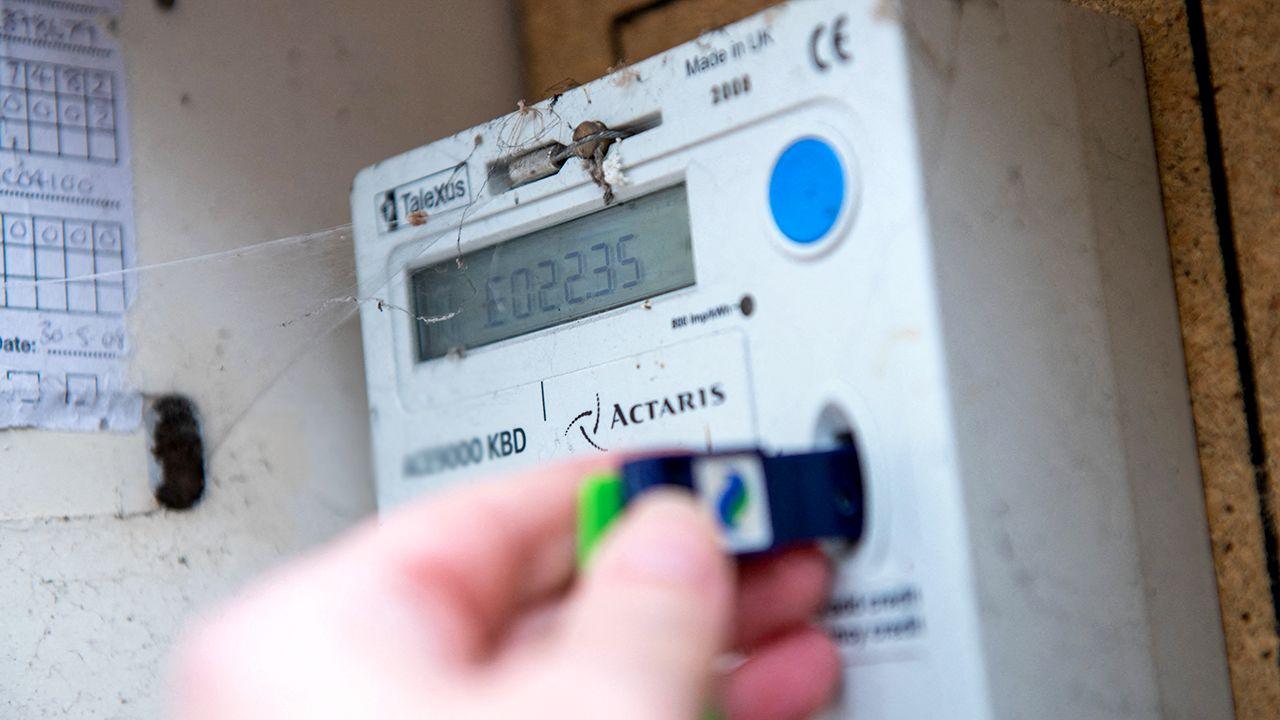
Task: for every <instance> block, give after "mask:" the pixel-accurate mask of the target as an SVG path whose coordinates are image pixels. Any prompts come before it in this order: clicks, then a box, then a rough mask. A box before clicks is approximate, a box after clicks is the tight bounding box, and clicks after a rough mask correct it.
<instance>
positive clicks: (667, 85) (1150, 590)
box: [352, 0, 1232, 720]
mask: <svg viewBox="0 0 1280 720" xmlns="http://www.w3.org/2000/svg"><path fill="white" fill-rule="evenodd" d="M588 120H591V121H599V122H600V123H603V124H604V126H606V127H608V128H614V129H619V128H621V129H630V132H632V134H631V135H630V136H629V137H626V138H624V139H621V140H619V141H616V142H614V143H613V144H612V146H610V147H609V148H608V149H607V152H605V153H603V155H602V157H600V158H597V159H602V160H603V163H602V164H601V165H600V166H599V167H596V168H595V170H596V172H595V175H596V176H597V179H600V180H603V181H606V182H608V183H609V184H610V186H611V189H612V192H613V193H615V194H616V198H614V199H613V202H612V203H611V204H610V205H608V206H607V207H608V208H609V209H606V204H605V200H604V194H605V193H604V191H603V189H602V186H601V185H600V184H598V183H597V182H596V180H593V177H592V175H593V173H592V168H591V167H589V162H588V161H586V160H581V159H579V158H576V157H575V158H572V159H569V160H568V162H566V163H565V164H564V165H563V167H562V168H560V169H559V170H558V172H557V171H556V170H555V168H554V167H543V171H542V172H530V173H526V174H520V173H519V172H517V170H518V169H520V168H523V167H525V164H526V163H530V162H534V164H535V165H536V162H535V161H537V160H538V156H537V155H536V153H539V152H540V153H543V155H545V156H547V157H550V156H551V155H554V154H555V152H556V150H557V148H559V147H561V146H572V143H573V138H572V133H573V130H574V128H575V127H576V126H577V125H578V124H579V123H581V122H583V121H588ZM552 143H559V145H552ZM531 153H534V154H533V155H531ZM591 162H594V161H591ZM833 188H834V191H833ZM662 193H666V194H665V195H663V194H662ZM646 198H648V199H649V201H648V203H649V206H651V207H650V209H647V210H646V209H644V207H645V205H644V203H645V202H646ZM1160 203H1161V198H1160V190H1159V183H1158V178H1157V174H1156V166H1155V154H1154V149H1153V146H1152V140H1151V129H1150V119H1149V116H1148V111H1147V105H1146V93H1145V84H1144V77H1143V66H1142V55H1141V50H1140V45H1139V38H1138V35H1137V33H1136V31H1135V30H1134V28H1132V27H1131V26H1129V25H1128V24H1126V23H1124V22H1122V21H1119V20H1117V19H1114V18H1109V17H1105V16H1101V15H1096V14H1092V13H1090V12H1086V11H1084V10H1081V9H1078V8H1072V7H1068V6H1065V5H1062V4H1059V3H1051V2H1040V1H1038V0H1037V1H1034V2H1029V1H1026V0H1018V1H1017V2H1014V1H1012V0H1005V1H1004V2H996V1H994V0H993V1H992V2H986V3H939V2H935V0H903V2H901V3H897V4H894V3H886V2H883V0H844V1H837V0H814V1H811V2H793V3H790V4H786V5H781V6H778V7H777V8H774V9H771V10H768V11H766V12H764V13H761V14H759V15H756V16H754V17H752V18H749V19H747V20H745V21H742V22H740V23H737V24H734V25H731V26H728V27H726V28H724V29H721V30H717V31H714V32H711V33H708V34H706V35H704V36H702V37H701V38H699V39H697V40H696V41H693V42H690V43H687V44H685V45H682V46H680V47H678V48H675V49H673V50H671V51H669V52H667V53H664V54H662V55H661V56H658V57H654V58H651V59H649V60H646V61H644V62H640V63H637V64H635V65H631V66H629V67H626V68H624V69H622V70H619V71H617V72H615V73H613V74H612V75H610V76H608V77H605V78H603V79H600V80H597V81H595V82H592V83H590V84H588V85H586V86H583V87H579V88H576V89H573V90H569V91H566V92H564V93H563V94H560V95H557V96H556V97H554V98H552V99H550V100H548V101H544V102H541V103H539V104H537V105H534V106H530V107H528V108H523V109H522V110H520V111H517V112H515V113H513V114H511V115H508V116H505V117H502V118H498V119H495V120H494V121H492V122H490V123H487V124H485V125H482V126H480V127H477V128H474V129H471V130H468V131H465V132H462V133H459V134H458V135H455V136H453V137H450V138H446V139H443V140H440V141H438V142H435V143H432V144H430V145H426V146H424V147H422V148H419V149H417V150H413V151H411V152H408V153H405V154H403V155H399V156H397V157H394V158H391V159H388V160H385V161H383V162H381V163H378V164H377V165H374V166H373V167H370V168H368V169H366V170H364V171H363V172H361V173H360V174H359V176H358V177H357V179H356V181H355V185H354V188H353V191H352V213H353V218H354V221H353V222H354V226H355V239H356V252H357V264H358V269H359V274H360V292H361V296H362V297H364V298H378V299H379V300H381V301H383V302H378V303H374V302H366V303H365V304H364V306H363V307H362V311H361V320H362V326H363V333H364V347H365V363H366V373H367V378H368V392H369V403H370V413H371V423H372V431H373V443H374V451H375V463H376V471H377V486H378V498H379V503H380V506H381V507H383V508H389V507H391V506H393V505H395V504H397V503H401V502H403V501H405V500H407V499H409V498H411V497H413V496H415V495H418V494H419V493H423V492H427V491H430V490H434V489H438V488H440V487H443V486H446V485H449V484H453V483H458V482H468V481H475V480H480V479H482V478H488V477H494V476H499V475H501V474H503V473H507V472H510V471H514V470H519V469H521V468H527V467H530V466H533V465H537V464H539V463H544V462H547V461H551V460H554V459H557V458H563V457H566V456H569V455H576V454H583V453H598V452H601V451H602V450H610V451H612V450H638V449H653V448H666V449H673V448H683V449H692V450H707V449H711V450H731V449H734V448H740V447H752V446H759V447H761V448H763V449H764V450H765V451H766V452H790V451H807V450H813V449H821V448H823V447H827V446H830V445H832V444H834V443H838V442H847V441H848V440H849V439H852V440H853V441H854V442H856V443H857V446H858V449H859V451H860V453H861V458H862V463H863V466H864V467H863V475H864V482H865V486H866V493H867V495H866V498H865V500H866V525H865V535H864V537H863V539H862V541H861V542H860V543H859V544H858V546H857V547H855V548H853V549H852V550H851V551H849V552H848V553H847V554H846V555H845V556H844V557H843V559H842V560H841V561H840V566H839V574H838V579H837V582H836V585H835V588H834V592H833V596H832V600H831V605H830V608H829V611H828V614H827V623H828V626H829V627H830V629H831V631H832V633H833V635H834V636H835V637H836V639H837V640H838V642H839V644H840V647H841V651H842V654H843V658H844V662H845V667H846V677H845V684H844V694H843V698H842V700H841V704H840V706H839V707H838V708H837V709H836V710H834V711H833V712H834V713H835V715H836V716H838V717H847V718H861V719H866V720H918V719H920V718H944V717H945V718H979V719H980V718H993V719H994V718H999V719H1001V720H1021V719H1025V718H1037V719H1038V720H1059V719H1061V720H1067V719H1068V718H1070V719H1072V720H1075V719H1077V718H1085V717H1087V718H1169V719H1173V718H1179V719H1183V718H1185V719H1192V718H1194V719H1195V720H1221V719H1224V718H1229V717H1231V716H1232V705H1231V698H1230V693H1229V687H1228V682H1227V672H1226V664H1225V657H1224V643H1223V636H1222V631H1221V625H1220V620H1219V615H1218V606H1217V595H1216V588H1215V584H1214V576H1213V566H1212V562H1211V557H1210V552H1209V543H1208V535H1207V529H1206V521H1205V511H1204V501H1203V490H1202V487H1201V483H1200V477H1199V471H1198V464H1197V458H1196V448H1195V441H1194V436H1193V428H1192V423H1191V415H1190V409H1189V401H1188V395H1187V386H1186V377H1185V370H1184V364H1183V356H1182V349H1181V345H1180V338H1179V329H1178V321H1177V314H1176V307H1175V302H1174V294H1173V285H1172V280H1171V271H1170V259H1169V252H1168V248H1167V242H1166V237H1165V232H1164V224H1163V215H1162V211H1161V204H1160ZM653 208H656V209H653ZM686 212H687V219H686V218H684V216H683V213H686ZM597 213H600V214H599V215H597ZM604 213H613V214H611V215H606V214H604ZM575 223H576V224H575ZM625 238H629V239H627V240H626V241H625V242H623V241H624V239H625ZM660 240H661V241H663V242H668V245H667V246H663V247H661V248H659V247H657V245H653V244H651V243H657V242H659V241H660ZM620 242H621V243H623V244H621V245H620V244H619V243H620ZM508 243H509V244H508ZM574 243H584V244H581V245H574ZM628 243H630V244H628ZM602 244H603V245H607V246H608V247H609V249H607V250H603V249H599V248H597V249H596V250H595V251H592V250H591V248H592V247H595V246H596V245H602ZM574 248H577V249H574ZM655 248H656V249H655ZM539 252H543V253H544V255H545V256H539V255H538V253H539ZM593 252H594V253H595V254H594V255H593V254H592V253H593ZM645 252H648V253H651V255H650V256H647V257H642V258H641V260H642V261H639V264H641V265H643V266H645V267H646V268H648V270H647V271H646V272H647V274H644V275H643V282H646V283H653V284H652V285H651V286H643V287H642V286H640V285H634V286H631V287H630V288H629V289H627V290H626V292H624V290H623V286H624V285H626V283H627V282H635V283H641V282H642V273H641V272H640V271H636V270H635V268H634V267H631V268H629V269H627V270H626V272H633V271H634V272H635V273H636V274H635V276H634V277H632V276H631V275H626V274H624V272H623V271H622V269H621V268H622V260H623V259H628V258H630V257H632V256H637V257H640V256H642V255H643V253H645ZM573 253H578V255H576V256H575V255H573ZM583 255H585V256H586V258H585V260H584V258H583V257H582V256H583ZM460 256H461V258H462V259H463V262H462V263H461V265H463V266H465V267H464V268H463V269H458V265H459V264H460V263H459V257H460ZM610 258H612V260H611V259H610ZM611 262H612V263H613V264H612V265H611V264H610V263H611ZM547 263H550V264H547ZM582 263H586V264H585V265H584V264H582ZM553 266H554V267H553ZM424 268H425V269H427V270H424ZM538 268H542V269H543V270H544V271H545V272H546V273H547V274H546V275H537V274H536V273H537V272H538ZM601 268H603V269H601ZM424 272H425V273H426V274H425V275H424V274H423V273H424ZM557 272H558V273H559V275H556V276H554V277H553V275H552V274H553V273H557ZM531 273H532V274H531ZM682 273H684V274H688V273H691V275H690V276H686V275H684V274H682ZM583 276H585V277H586V278H588V279H587V280H584V279H582V278H583ZM570 277H575V280H574V281H572V282H570V281H569V278H570ZM437 279H439V282H446V281H447V282H449V283H453V285H452V286H451V289H448V290H447V291H446V290H441V289H439V288H440V287H441V286H440V285H439V284H437V285H434V286H433V285H432V283H433V282H436V280H437ZM589 281H590V282H596V283H597V284H594V285H593V284H589ZM531 283H532V284H531ZM535 286H536V287H535ZM459 288H462V290H461V291H460V290H459ZM467 288H470V290H469V291H468V290H467ZM646 288H648V289H650V290H652V291H653V292H652V293H648V292H646ZM615 290H616V292H618V293H620V294H619V295H617V296H607V294H608V293H611V292H614V291H615ZM432 292H435V293H436V295H432V294H431V293H432ZM628 293H629V294H628ZM597 294H598V295H597ZM588 297H589V298H592V299H590V300H584V299H583V298H588ZM597 297H599V298H601V299H600V300H599V301H598V302H597V301H596V300H594V298H597ZM610 297H612V298H614V299H616V300H617V302H615V301H614V300H611V299H610ZM575 300H576V301H578V302H581V303H584V304H583V305H582V307H583V308H585V309H584V310H583V311H582V312H580V313H577V314H574V313H573V312H571V310H566V308H569V303H570V302H571V301H575ZM561 301H564V304H563V305H562V302H561ZM424 303H425V305H424ZM619 303H621V304H619ZM535 305H536V306H538V307H535ZM542 310H546V311H547V312H548V313H551V314H548V315H546V317H547V318H550V319H548V320H546V321H545V322H540V321H537V317H543V315H542V314H538V313H541V312H542ZM535 311H537V313H535ZM503 313H507V314H506V315H503ZM521 313H523V315H521ZM555 313H561V314H560V315H558V316H555V315H554V314H555ZM564 313H569V314H568V315H566V314H564ZM427 315H430V316H432V321H431V322H423V321H420V320H418V319H416V318H415V316H427ZM535 315H536V317H535ZM553 316H554V317H560V318H561V320H558V321H554V322H553V320H554V317H553ZM439 318H447V319H443V320H441V319H439ZM522 318H523V319H522ZM566 318H568V319H566ZM504 322H509V323H511V325H508V326H505V327H506V329H502V323H504ZM521 323H524V324H521ZM423 333H426V334H425V335H424V334H423ZM432 333H444V334H443V335H432ZM450 333H453V335H452V336H451V335H450ZM449 337H453V338H454V339H456V338H476V339H477V341H476V342H474V343H467V342H460V343H457V344H452V345H449V344H448V342H449V340H448V338H449ZM441 338H444V339H443V340H441ZM441 343H445V344H444V345H442V344H441Z"/></svg>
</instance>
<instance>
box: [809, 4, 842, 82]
mask: <svg viewBox="0 0 1280 720" xmlns="http://www.w3.org/2000/svg"><path fill="white" fill-rule="evenodd" d="M848 24H849V16H848V15H841V16H839V17H837V18H836V20H835V22H833V23H831V27H830V29H828V28H827V24H826V23H818V26H817V27H815V28H814V29H813V33H812V34H811V35H809V58H810V59H811V60H813V66H814V67H816V68H818V71H819V72H826V71H827V70H829V69H830V68H831V64H832V63H833V62H839V63H841V64H844V63H847V62H849V61H850V60H852V59H853V53H851V52H849V50H848V48H846V47H845V43H847V42H848V41H849V35H848V34H847V33H846V32H845V26H846V25H848ZM827 40H830V44H829V49H830V53H827V52H825V50H827V49H828V43H827Z"/></svg>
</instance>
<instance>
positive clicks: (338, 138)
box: [0, 0, 519, 720]
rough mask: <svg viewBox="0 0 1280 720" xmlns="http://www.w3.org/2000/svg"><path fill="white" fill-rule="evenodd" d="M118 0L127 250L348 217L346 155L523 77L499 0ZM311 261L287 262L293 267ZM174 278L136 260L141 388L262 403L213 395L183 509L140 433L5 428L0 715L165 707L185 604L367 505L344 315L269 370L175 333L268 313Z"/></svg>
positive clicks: (364, 157) (199, 331) (199, 336)
mask: <svg viewBox="0 0 1280 720" xmlns="http://www.w3.org/2000/svg"><path fill="white" fill-rule="evenodd" d="M124 4H125V11H124V15H123V17H122V19H121V22H120V26H119V28H120V29H119V31H120V35H121V38H122V42H123V44H124V48H125V54H126V59H127V64H128V70H129V76H130V87H129V92H130V94H131V102H132V108H133V126H132V138H133V147H134V153H135V155H134V177H135V189H136V197H137V219H138V248H139V255H140V263H142V264H146V263H153V262H159V261H164V260H170V259H174V258H180V257H188V256H193V255H199V254H204V253H210V252H214V251H218V250H223V249H227V248H231V247H237V246H244V245H249V244H253V243H257V242H261V241H264V240H268V239H271V238H276V237H281V236H287V235H292V234H297V233H302V232H305V231H308V230H311V229H316V228H322V227H328V226H333V225H338V224H341V223H344V222H346V221H347V216H348V207H347V192H348V186H349V183H350V180H351V178H352V177H353V176H354V174H355V172H356V170H358V169H359V168H360V167H362V166H364V165H366V164H369V163H370V162H373V161H376V160H379V159H382V158H384V157H387V156H390V155H392V154H394V153H396V152H399V151H402V150H405V149H408V148H411V147H415V146H417V145H421V144H423V143H425V142H427V141H430V140H432V139H435V138H437V137H439V136H442V135H445V134H448V133H450V132H453V131H455V130H460V129H463V128H465V127H467V126H468V125H470V124H472V123H475V122H479V121H482V120H485V119H487V118H488V117H491V116H493V115H496V114H498V113H500V112H503V111H505V110H507V109H509V108H511V107H513V106H514V104H515V101H516V99H518V97H519V94H518V93H519V90H518V72H517V65H518V62H517V52H516V48H515V42H514V36H515V35H514V17H513V12H512V10H511V8H510V6H509V4H508V3H507V2H504V1H503V0H380V1H379V2H376V3H366V2H361V1H360V0H329V1H328V2H325V3H316V2H303V1H302V0H270V1H268V2H262V1H261V0H220V1H219V2H202V1H199V0H177V4H176V7H175V8H174V9H173V10H171V11H167V12H165V11H162V10H160V9H159V8H158V7H157V5H156V3H154V2H150V1H148V0H126V1H125V3H124ZM333 259H334V261H335V262H337V263H339V264H344V263H345V264H349V260H348V259H345V258H333ZM211 267H212V266H211ZM229 267H230V268H234V267H235V266H234V265H227V264H221V265H219V266H218V269H217V270H216V272H217V273H220V274H221V275H219V276H218V277H220V278H225V285H226V286H227V287H226V288H225V291H226V293H228V294H230V295H234V294H236V293H239V292H241V291H243V290H244V289H245V287H246V286H247V285H248V284H250V283H251V282H260V281H261V279H262V274H263V273H262V272H261V268H258V269H257V270H253V269H251V268H250V267H249V266H245V267H244V268H243V270H240V269H233V270H228V269H227V268H229ZM344 267H345V265H344ZM306 272H307V268H306V267H305V266H301V267H299V268H297V272H294V273H289V274H287V275H286V276H285V277H283V278H282V282H284V283H286V284H290V283H291V284H293V286H296V287H298V288H304V287H305V285H306V281H307V277H306ZM173 277H175V276H174V275H166V274H163V273H159V272H158V273H155V274H153V275H151V276H148V275H145V274H144V275H142V276H141V277H140V296H139V301H138V303H137V304H136V305H135V307H134V310H133V313H132V314H133V317H132V326H133V332H134V336H133V340H134V343H135V345H136V346H138V347H140V348H142V349H143V352H144V354H145V353H146V351H147V348H150V349H151V353H150V355H148V356H147V358H146V361H145V363H146V364H147V367H144V368H140V370H142V371H143V372H142V373H141V377H143V378H144V382H146V383H148V384H147V386H146V388H147V390H148V391H152V392H159V391H165V390H169V389H172V388H167V387H164V386H163V385H164V383H165V382H166V381H168V380H172V382H173V383H174V384H175V385H182V386H183V387H181V388H180V389H182V390H184V391H186V392H189V393H191V394H192V395H194V396H195V397H197V398H198V399H200V398H209V397H217V396H219V395H221V394H224V393H230V394H232V395H234V392H233V391H243V390H244V389H245V388H250V389H251V390H252V392H244V394H246V395H253V396H256V402H254V403H253V404H252V405H251V406H248V405H246V409H247V410H248V412H247V414H246V415H245V416H244V417H243V418H242V419H241V420H240V421H239V422H237V423H235V424H233V425H232V424H230V423H224V422H223V421H224V420H226V418H227V417H228V414H227V412H226V410H227V408H218V409H216V412H215V411H213V410H209V411H206V412H210V414H214V415H216V417H214V418H211V419H212V420H214V421H216V422H217V423H221V424H226V425H228V426H229V427H230V430H229V432H227V433H226V434H225V436H221V437H217V438H214V441H215V442H216V443H218V444H217V452H216V453H215V454H213V456H212V457H211V458H210V468H209V469H210V472H211V477H210V479H209V486H208V489H207V491H206V496H205V499H204V501H203V502H202V503H201V504H200V505H199V506H198V507H197V508H195V509H194V510H192V511H189V512H172V511H166V510H160V509H157V508H156V507H155V504H154V502H153V501H152V500H151V499H150V494H149V488H148V482H149V481H148V477H147V473H148V467H147V449H146V438H145V437H144V436H143V434H142V433H138V434H135V435H125V436H121V435H102V434H84V435H72V434H62V433H44V432H33V431H9V432H5V431H0V468H3V469H4V472H0V478H2V482H3V485H4V486H3V487H0V607H2V608H3V615H2V616H0V717H4V718H23V719H24V720H25V719H27V718H42V717H58V718H66V717H74V718H117V717H118V718H148V717H158V716H161V715H162V709H163V707H164V705H163V703H164V684H163V683H164V674H163V673H164V657H165V654H166V652H167V651H168V649H169V647H170V644H171V642H172V640H173V639H174V637H175V636H176V634H177V632H178V631H179V629H180V627H181V626H182V624H183V623H184V621H185V620H186V619H188V618H189V617H190V616H191V615H192V613H193V612H194V611H196V610H198V609H199V608H201V607H203V606H205V605H206V604H207V603H208V602H210V601H212V600H214V599H216V598H218V597H221V596H223V595H225V594H226V593H227V592H229V591H230V590H233V589H234V588H235V587H237V586H239V585H240V584H241V583H242V582H243V581H244V580H245V579H247V578H248V577H249V576H251V575H252V574H254V573H255V572H257V571H259V570H260V569H262V568H264V567H266V566H268V565H271V564H273V563H275V562H277V561H279V560H280V559H282V558H285V557H288V556H291V555H293V554H295V553H297V552H299V551H301V550H303V549H305V548H306V547H308V546H310V545H312V544H314V543H316V542H319V541H322V540H324V539H326V538H329V537H331V536H332V535H333V534H335V533H336V532H338V531H340V530H341V529H343V528H345V527H347V526H349V525H351V524H352V523H353V522H354V521H356V520H357V519H358V518H361V517H363V516H366V515H368V514H369V513H371V512H372V510H373V488H372V483H371V478H370V472H369V464H370V460H369V449H368V437H367V436H368V430H367V425H366V418H365V415H366V404H365V395H364V386H363V367H362V363H361V355H360V352H361V351H360V337H359V332H358V328H357V327H356V325H355V321H354V320H352V321H349V322H347V323H345V324H343V325H342V326H341V327H339V328H338V329H337V330H335V331H334V332H332V333H329V334H327V335H324V336H323V337H321V338H319V339H318V340H317V341H316V344H315V345H313V346H311V347H310V348H309V350H308V352H306V353H304V354H303V356H302V358H301V359H299V360H298V361H297V362H294V363H292V364H291V366H290V369H289V370H288V371H287V372H286V373H285V374H284V375H283V376H282V377H281V378H280V379H279V381H278V382H276V383H274V384H273V385H270V386H269V387H265V388H264V386H267V385H268V383H267V382H266V381H267V380H268V379H269V378H266V377H263V374H262V373H260V372H255V371H254V370H253V368H251V367H245V366H244V364H241V365H236V364H234V363H229V364H228V366H227V367H229V368H230V370H229V371H227V370H226V369H224V370H223V371H222V372H219V371H218V368H216V367H214V366H213V364H210V363H206V364H204V365H201V364H200V363H198V362H197V363H193V362H192V361H191V360H190V358H188V357H186V356H183V355H180V354H179V352H178V350H179V349H180V348H182V347H183V345H184V340H185V339H186V338H185V337H184V336H183V333H187V332H189V333H190V336H191V338H190V340H191V344H192V345H193V346H196V347H199V346H200V343H209V342H212V340H210V338H220V339H227V343H226V344H227V345H229V346H230V351H231V352H234V351H235V349H236V347H249V346H250V345H260V346H265V347H268V348H270V347H271V338H272V335H271V332H270V328H271V327H272V325H273V322H274V318H273V317H271V316H270V315H264V318H266V319H267V320H271V321H270V322H268V321H265V320H263V319H259V322H256V323H252V322H246V326H247V327H249V328H250V330H249V333H250V337H248V338H245V337H241V336H240V334H239V333H238V330H239V328H238V327H237V326H236V325H237V324H236V323H235V322H232V321H228V320H227V318H228V316H229V313H228V312H226V311H225V307H223V308H221V311H220V307H219V303H223V302H225V301H224V300H220V299H219V298H220V297H222V296H221V295H219V294H217V293H211V294H210V298H209V302H210V303H212V304H213V305H212V307H211V309H210V311H209V314H208V316H205V315H204V314H202V313H196V314H195V315H196V316H194V317H193V316H192V314H191V312H190V307H191V304H190V303H189V302H187V303H185V304H184V303H179V302H167V298H168V297H170V296H169V293H173V292H175V291H176V290H178V289H179V288H175V287H174V286H175V283H174V282H173V280H172V278H173ZM166 278H168V279H167V280H166ZM220 282H221V281H220ZM288 287H289V286H288V285H286V291H287V289H288ZM297 292H305V290H304V289H299V290H298V291H297ZM228 306H229V304H228ZM179 313H181V314H179ZM214 317H216V318H218V322H219V323H222V322H224V321H225V322H231V324H230V326H228V327H218V328H214V327H212V326H211V323H210V318H214ZM232 320H234V318H233V319H232ZM217 330H225V331H226V332H224V333H223V334H221V335H219V334H217V332H216V331H217ZM281 337H285V335H284V333H282V334H281ZM228 338H229V339H228ZM237 343H240V345H239V346H237ZM286 344H290V348H291V349H294V350H296V349H297V348H296V338H294V337H290V338H289V340H288V343H286ZM157 349H159V351H160V352H159V355H160V356H159V357H154V355H155V354H156V352H157ZM259 388H264V389H263V390H261V391H259ZM232 404H234V403H232Z"/></svg>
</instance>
